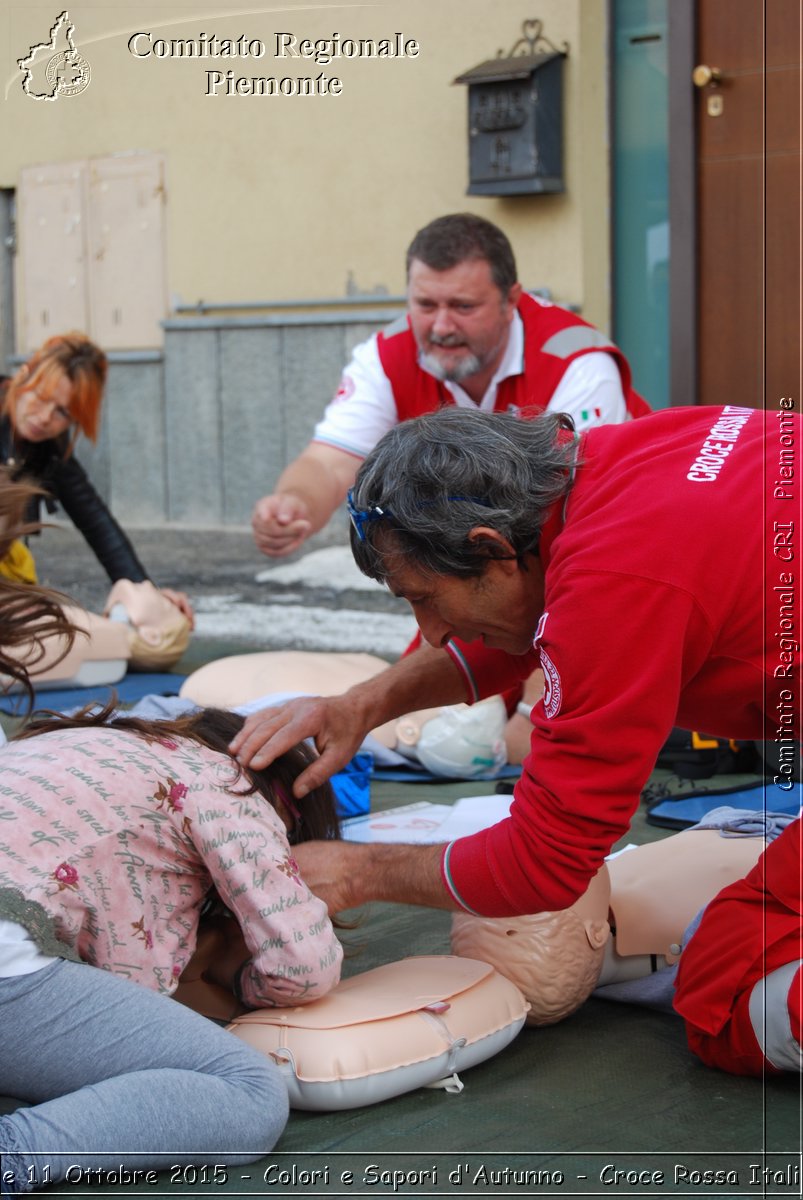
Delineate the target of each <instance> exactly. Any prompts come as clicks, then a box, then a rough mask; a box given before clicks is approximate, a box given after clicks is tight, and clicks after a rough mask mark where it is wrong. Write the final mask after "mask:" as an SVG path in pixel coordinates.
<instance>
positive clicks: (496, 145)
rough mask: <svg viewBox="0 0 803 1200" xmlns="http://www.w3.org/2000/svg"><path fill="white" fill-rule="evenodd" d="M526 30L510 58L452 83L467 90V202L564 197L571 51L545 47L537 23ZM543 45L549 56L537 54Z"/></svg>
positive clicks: (495, 60)
mask: <svg viewBox="0 0 803 1200" xmlns="http://www.w3.org/2000/svg"><path fill="white" fill-rule="evenodd" d="M528 27H529V28H530V29H534V30H535V32H534V33H530V32H528ZM522 28H523V31H524V33H523V36H522V38H520V39H519V41H518V42H517V43H516V45H515V46H514V47H513V49H512V50H511V51H510V53H509V54H508V55H506V56H504V57H503V56H502V52H501V51H500V53H499V55H498V56H497V57H496V58H492V59H488V60H487V61H486V62H483V63H480V64H479V66H476V67H473V68H472V69H471V70H470V71H465V72H464V73H463V74H462V75H458V77H457V78H456V79H455V80H454V82H455V83H463V84H467V86H468V136H469V186H468V191H467V194H468V195H469V196H516V195H531V194H533V193H537V192H562V191H564V182H563V61H564V59H565V57H566V53H567V50H566V48H564V49H562V50H558V49H556V48H555V47H553V46H552V45H551V43H547V42H546V39H545V38H544V37H543V36H542V34H541V22H540V21H525V22H524V25H523V26H522ZM541 43H546V45H547V46H548V48H547V49H546V50H540V51H539V49H538V46H539V45H540V44H541ZM520 47H523V49H524V51H525V52H523V53H522V52H521V51H520Z"/></svg>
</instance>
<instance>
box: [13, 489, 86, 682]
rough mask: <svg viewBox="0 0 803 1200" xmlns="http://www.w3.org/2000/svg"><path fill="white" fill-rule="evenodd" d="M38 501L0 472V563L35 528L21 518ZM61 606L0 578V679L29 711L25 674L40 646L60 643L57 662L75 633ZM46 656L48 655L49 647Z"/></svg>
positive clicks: (47, 594) (34, 587) (46, 593)
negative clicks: (14, 687)
mask: <svg viewBox="0 0 803 1200" xmlns="http://www.w3.org/2000/svg"><path fill="white" fill-rule="evenodd" d="M41 495H43V492H42V489H41V488H37V487H34V486H33V485H32V484H30V483H28V482H26V481H25V480H19V481H16V482H14V481H12V480H11V479H10V477H9V475H8V472H7V471H6V469H5V468H0V559H1V558H4V557H5V555H6V554H7V553H8V550H9V547H10V546H11V543H12V542H13V541H14V539H15V538H18V537H24V536H25V534H27V533H33V532H35V531H37V530H38V529H39V528H40V525H39V524H38V523H35V524H33V523H28V524H26V523H24V520H23V514H24V512H25V510H26V507H27V506H28V504H29V503H30V501H31V499H32V498H34V497H36V496H41ZM67 603H69V601H68V600H67V598H66V596H61V595H59V593H58V592H54V591H51V590H50V589H49V588H43V587H40V586H39V585H38V584H30V583H16V582H14V581H13V580H10V579H6V578H5V577H4V576H2V575H0V674H2V675H5V676H7V677H8V679H9V680H10V681H11V682H13V683H16V684H18V685H19V686H20V687H21V688H22V689H23V691H24V692H25V693H26V695H27V697H28V703H29V705H30V704H31V703H32V702H33V694H34V693H33V687H32V686H31V682H30V680H29V678H28V673H29V672H34V673H35V667H36V665H37V663H39V662H41V660H42V658H43V657H44V655H45V653H46V649H45V645H44V643H45V641H46V640H48V639H52V638H55V637H59V638H62V639H63V646H62V647H61V648H60V649H61V653H60V654H59V657H58V658H57V659H56V660H55V661H56V662H61V660H62V658H64V656H65V655H66V654H67V652H68V650H69V649H70V647H71V646H72V644H73V641H74V639H75V635H76V631H75V629H74V628H73V626H72V625H71V624H70V622H69V621H68V620H67V618H66V617H65V615H64V612H63V611H62V605H64V604H67ZM13 651H18V653H13ZM47 653H52V642H51V645H50V646H48V647H47ZM5 686H6V687H8V683H6V684H5Z"/></svg>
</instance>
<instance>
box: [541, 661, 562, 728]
mask: <svg viewBox="0 0 803 1200" xmlns="http://www.w3.org/2000/svg"><path fill="white" fill-rule="evenodd" d="M541 670H542V671H543V672H544V712H545V713H546V715H547V716H548V717H550V718H551V717H556V716H557V715H558V713H559V712H560V706H561V704H562V703H563V684H562V683H561V681H560V675H559V674H558V668H557V667H556V666H555V664H554V663H553V661H552V659H551V658H550V657H549V655H548V654H547V652H546V650H545V649H544V647H543V646H542V647H541Z"/></svg>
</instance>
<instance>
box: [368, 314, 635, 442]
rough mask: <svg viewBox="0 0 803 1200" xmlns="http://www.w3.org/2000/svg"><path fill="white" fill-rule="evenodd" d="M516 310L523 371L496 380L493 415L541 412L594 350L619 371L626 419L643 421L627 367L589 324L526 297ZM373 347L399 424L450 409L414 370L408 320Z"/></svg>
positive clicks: (440, 390)
mask: <svg viewBox="0 0 803 1200" xmlns="http://www.w3.org/2000/svg"><path fill="white" fill-rule="evenodd" d="M517 308H518V313H519V316H520V317H521V319H522V322H523V324H524V370H523V372H521V374H518V375H510V376H508V378H507V379H503V380H501V382H500V384H499V386H498V388H497V392H496V402H495V404H494V411H495V412H506V411H508V410H509V409H537V410H539V411H540V410H543V409H545V408H546V407H547V405H548V404H549V401H550V400H551V398H552V396H553V394H554V392H555V389H556V388H557V386H558V384H559V383H560V381H561V379H562V378H563V375H564V374H565V372H566V369H567V368H568V366H569V365H570V363H572V362H574V360H575V359H576V358H579V357H580V356H581V355H583V354H592V353H594V352H598V351H603V352H604V353H606V354H610V355H611V357H612V358H613V359H614V361H615V363H616V365H617V367H618V368H619V374H620V375H621V378H622V391H623V393H624V397H625V402H626V405H627V412H628V415H629V416H631V417H642V416H645V415H646V414H647V413H649V412H650V411H651V409H650V406H649V405H648V404H647V401H646V400H644V399H643V398H642V397H641V396H640V395H639V394H638V392H636V391H634V389H633V385H632V382H631V377H630V367H629V365H628V362H627V359H626V358H625V356H624V354H622V351H621V350H620V349H619V348H618V346H615V345H614V344H613V342H610V341H608V339H607V338H606V337H605V336H604V335H603V334H602V333H600V331H599V330H598V329H595V328H594V326H593V325H589V323H588V322H587V321H584V320H583V318H582V317H578V316H577V315H576V313H572V312H569V311H568V309H565V308H561V307H560V306H559V305H557V304H545V303H543V302H542V301H540V300H537V299H535V298H534V297H533V296H529V295H527V294H526V293H525V294H523V295H522V297H521V299H520V300H519V303H518V306H517ZM377 348H378V350H379V358H380V361H381V363H382V367H383V370H384V372H385V374H386V375H387V377H388V380H389V381H390V385H391V387H392V389H393V398H394V400H395V401H396V411H397V413H398V416H399V420H400V421H407V420H409V419H410V418H411V417H420V416H421V415H422V414H423V413H428V412H434V411H435V410H436V409H438V408H442V407H443V406H444V405H446V404H454V400H453V398H452V396H451V393H450V392H449V389H448V388H446V387H444V385H443V384H442V383H441V382H440V381H439V380H437V379H435V377H434V376H433V375H430V374H429V372H428V371H424V370H422V369H421V367H420V366H419V364H418V347H417V346H416V341H415V337H414V336H413V332H412V330H411V328H410V322H409V318H407V317H404V318H401V319H400V320H398V321H394V322H393V324H392V325H389V326H388V327H387V329H385V330H384V331H383V332H382V333H380V334H378V336H377Z"/></svg>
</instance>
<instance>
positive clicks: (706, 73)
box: [691, 63, 722, 88]
mask: <svg viewBox="0 0 803 1200" xmlns="http://www.w3.org/2000/svg"><path fill="white" fill-rule="evenodd" d="M691 78H692V83H693V84H694V86H695V87H698V88H704V87H708V86H709V85H710V86H711V87H716V85H717V84H718V83H722V72H721V71H720V69H719V67H709V66H708V65H707V64H706V63H700V64H699V66H696V67H695V68H694V70H693V71H692V73H691Z"/></svg>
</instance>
